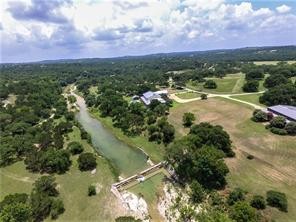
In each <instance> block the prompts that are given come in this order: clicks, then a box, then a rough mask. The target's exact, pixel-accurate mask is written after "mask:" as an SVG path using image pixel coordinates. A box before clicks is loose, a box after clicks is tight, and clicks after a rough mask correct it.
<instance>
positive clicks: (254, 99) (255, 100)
mask: <svg viewBox="0 0 296 222" xmlns="http://www.w3.org/2000/svg"><path fill="white" fill-rule="evenodd" d="M261 95H262V94H251V95H241V96H230V97H231V98H235V99H239V100H243V101H246V102H250V103H254V104H257V105H259V106H265V105H264V104H261V103H260V102H259V97H260V96H261Z"/></svg>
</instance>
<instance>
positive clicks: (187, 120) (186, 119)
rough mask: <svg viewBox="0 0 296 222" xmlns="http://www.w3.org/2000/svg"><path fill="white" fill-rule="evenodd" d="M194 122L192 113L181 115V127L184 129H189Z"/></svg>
mask: <svg viewBox="0 0 296 222" xmlns="http://www.w3.org/2000/svg"><path fill="white" fill-rule="evenodd" d="M194 121H195V116H194V114H193V113H184V114H183V125H184V126H185V127H190V126H191V125H192V124H193V122H194Z"/></svg>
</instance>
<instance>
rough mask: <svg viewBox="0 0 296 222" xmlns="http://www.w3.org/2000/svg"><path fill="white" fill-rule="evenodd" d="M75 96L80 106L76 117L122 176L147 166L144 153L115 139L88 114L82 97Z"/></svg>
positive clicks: (96, 147) (97, 147)
mask: <svg viewBox="0 0 296 222" xmlns="http://www.w3.org/2000/svg"><path fill="white" fill-rule="evenodd" d="M75 96H76V98H77V105H78V106H79V108H80V111H79V112H78V113H77V115H76V118H77V120H78V121H79V122H80V124H81V125H82V126H83V128H84V129H85V130H86V131H87V132H88V133H89V134H90V135H91V138H92V143H93V146H94V148H95V149H96V150H97V151H98V152H99V153H100V154H102V155H103V156H104V157H106V158H107V159H109V160H110V161H111V162H112V164H114V166H115V167H116V168H117V169H118V170H119V171H120V173H121V175H122V176H125V177H126V176H131V175H132V174H135V173H137V172H139V171H141V170H143V169H145V168H146V167H147V166H148V165H147V156H146V154H145V153H143V152H142V151H141V150H140V149H137V148H135V147H131V146H129V145H127V144H125V143H124V142H122V141H120V140H119V139H117V138H116V137H115V136H114V135H113V134H112V132H110V131H109V130H108V129H106V128H105V127H104V126H103V125H102V123H101V122H100V121H99V120H97V119H95V118H93V117H91V116H90V114H89V112H88V109H87V107H86V104H85V101H84V99H83V98H82V97H81V96H78V95H75Z"/></svg>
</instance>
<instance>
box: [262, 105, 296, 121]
mask: <svg viewBox="0 0 296 222" xmlns="http://www.w3.org/2000/svg"><path fill="white" fill-rule="evenodd" d="M267 110H268V111H269V112H271V113H273V114H275V115H279V116H283V117H285V118H286V119H287V120H290V121H296V107H295V106H288V105H276V106H270V107H268V108H267Z"/></svg>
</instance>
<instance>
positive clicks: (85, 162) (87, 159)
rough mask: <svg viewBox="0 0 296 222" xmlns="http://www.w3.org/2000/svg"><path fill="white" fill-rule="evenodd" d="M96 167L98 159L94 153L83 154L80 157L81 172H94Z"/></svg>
mask: <svg viewBox="0 0 296 222" xmlns="http://www.w3.org/2000/svg"><path fill="white" fill-rule="evenodd" d="M96 166H97V162H96V157H95V155H94V154H93V153H82V154H80V155H79V157H78V167H79V169H80V170H81V171H86V170H93V169H94V168H96Z"/></svg>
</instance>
